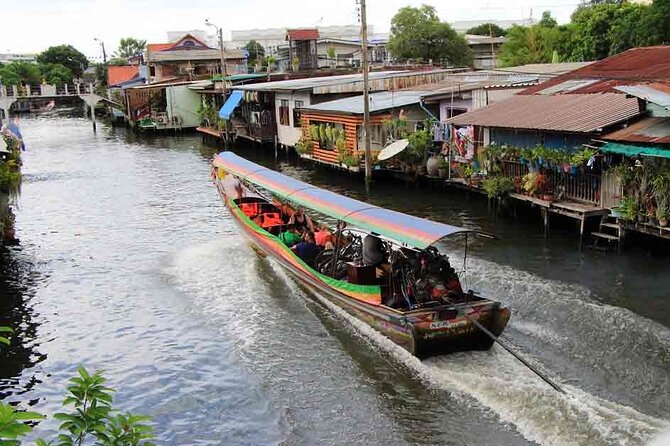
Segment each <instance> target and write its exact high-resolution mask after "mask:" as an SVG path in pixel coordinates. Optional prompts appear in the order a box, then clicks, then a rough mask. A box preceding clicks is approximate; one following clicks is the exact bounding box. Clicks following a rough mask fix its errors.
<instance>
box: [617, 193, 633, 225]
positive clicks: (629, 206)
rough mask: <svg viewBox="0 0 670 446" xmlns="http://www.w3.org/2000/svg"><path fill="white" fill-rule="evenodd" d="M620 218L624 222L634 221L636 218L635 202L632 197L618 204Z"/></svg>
mask: <svg viewBox="0 0 670 446" xmlns="http://www.w3.org/2000/svg"><path fill="white" fill-rule="evenodd" d="M618 207H619V210H620V211H621V216H622V218H624V219H625V220H631V221H634V220H635V219H636V218H637V201H635V198H633V197H625V198H623V199H622V200H621V201H620V202H619V206H618Z"/></svg>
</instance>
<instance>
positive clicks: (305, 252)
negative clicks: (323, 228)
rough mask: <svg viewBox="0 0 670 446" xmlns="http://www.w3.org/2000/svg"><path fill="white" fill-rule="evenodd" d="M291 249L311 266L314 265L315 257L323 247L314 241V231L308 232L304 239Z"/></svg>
mask: <svg viewBox="0 0 670 446" xmlns="http://www.w3.org/2000/svg"><path fill="white" fill-rule="evenodd" d="M291 249H292V250H293V251H294V252H295V253H296V254H297V255H298V257H300V258H301V259H302V260H303V261H304V262H305V263H306V264H308V265H309V266H313V265H314V259H315V258H316V256H317V255H318V254H319V253H320V252H321V248H319V246H318V245H317V244H316V242H315V241H314V233H313V232H306V233H305V238H304V240H303V241H302V242H299V243H296V244H295V245H293V247H292V248H291Z"/></svg>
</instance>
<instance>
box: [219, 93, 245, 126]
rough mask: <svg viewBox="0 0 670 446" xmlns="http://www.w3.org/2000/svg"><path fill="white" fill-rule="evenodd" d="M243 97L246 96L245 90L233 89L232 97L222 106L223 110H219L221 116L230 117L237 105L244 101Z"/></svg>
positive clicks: (223, 117)
mask: <svg viewBox="0 0 670 446" xmlns="http://www.w3.org/2000/svg"><path fill="white" fill-rule="evenodd" d="M242 98H244V92H242V91H239V90H233V92H232V93H230V97H229V98H228V100H227V101H226V103H225V104H223V107H221V110H219V117H220V118H222V119H230V115H232V114H233V111H234V110H235V107H237V106H238V105H239V104H240V102H242Z"/></svg>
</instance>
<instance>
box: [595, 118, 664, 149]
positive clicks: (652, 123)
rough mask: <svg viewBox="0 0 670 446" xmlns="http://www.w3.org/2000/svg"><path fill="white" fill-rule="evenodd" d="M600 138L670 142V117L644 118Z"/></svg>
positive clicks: (657, 142) (656, 142)
mask: <svg viewBox="0 0 670 446" xmlns="http://www.w3.org/2000/svg"><path fill="white" fill-rule="evenodd" d="M602 139H605V140H608V141H622V142H647V143H653V144H670V118H646V119H643V120H641V121H638V122H636V123H634V124H631V125H629V126H628V127H626V128H625V129H621V130H617V131H616V132H612V133H609V134H607V135H603V136H602Z"/></svg>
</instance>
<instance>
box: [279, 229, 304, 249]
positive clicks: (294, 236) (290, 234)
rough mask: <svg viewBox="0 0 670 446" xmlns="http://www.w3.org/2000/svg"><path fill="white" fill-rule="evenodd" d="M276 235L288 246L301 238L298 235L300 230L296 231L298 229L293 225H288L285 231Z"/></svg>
mask: <svg viewBox="0 0 670 446" xmlns="http://www.w3.org/2000/svg"><path fill="white" fill-rule="evenodd" d="M278 237H279V240H281V241H282V242H283V243H284V244H285V245H286V246H288V247H289V248H290V247H291V246H293V245H295V244H296V243H298V242H300V241H301V240H302V237H300V232H298V230H297V229H295V228H294V227H289V228H288V229H287V230H286V231H284V232H282V233H281V234H279V236H278Z"/></svg>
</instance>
